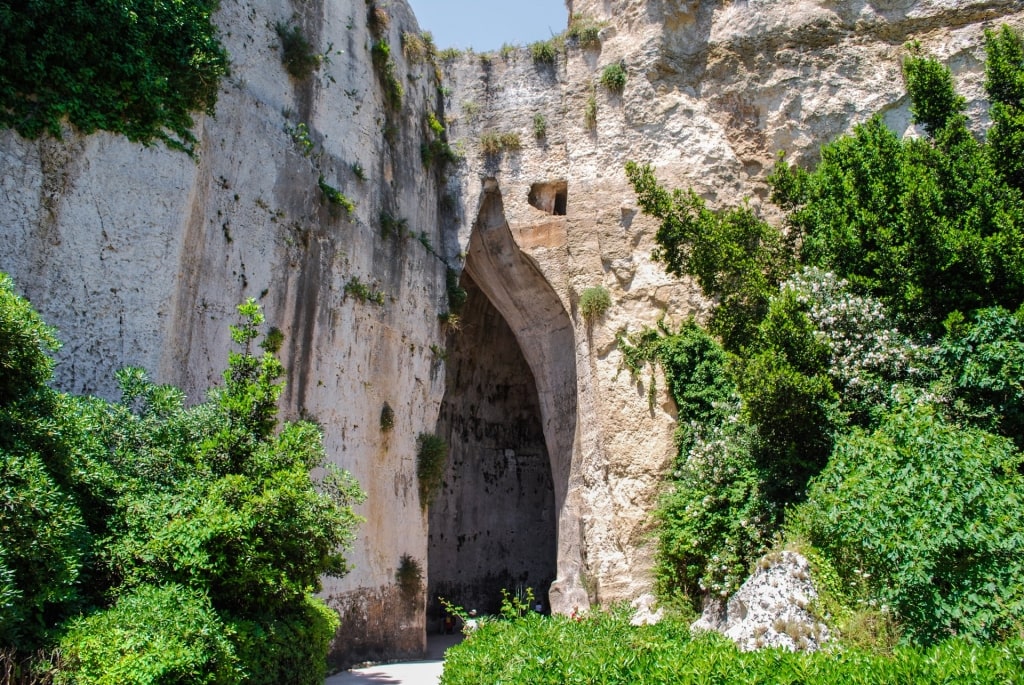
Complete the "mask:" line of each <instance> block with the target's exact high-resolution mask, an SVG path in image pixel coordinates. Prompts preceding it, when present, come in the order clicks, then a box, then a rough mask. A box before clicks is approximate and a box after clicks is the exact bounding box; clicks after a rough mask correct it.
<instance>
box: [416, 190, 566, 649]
mask: <svg viewBox="0 0 1024 685" xmlns="http://www.w3.org/2000/svg"><path fill="white" fill-rule="evenodd" d="M462 283H463V287H465V288H466V290H467V292H468V295H469V297H468V298H467V302H466V306H465V307H464V308H463V313H462V330H461V331H460V332H459V333H457V334H456V335H455V336H453V337H452V338H451V340H450V343H449V350H448V362H447V380H446V383H447V387H446V390H445V397H444V400H443V402H442V405H441V411H440V415H439V419H438V428H437V432H438V434H439V435H442V436H443V437H444V438H445V439H446V440H447V441H448V443H449V445H450V446H451V450H450V455H449V464H448V470H447V472H446V475H445V486H444V488H443V491H442V492H441V494H440V495H439V496H438V498H437V500H436V501H435V502H434V504H433V505H432V506H431V510H430V514H429V539H428V565H427V567H428V579H427V583H428V597H429V601H428V617H427V622H428V630H433V629H436V628H437V627H438V626H439V625H440V619H441V608H440V605H439V603H438V600H437V597H438V595H441V596H443V597H445V598H446V599H449V600H451V601H453V602H455V603H456V604H461V605H463V606H465V608H467V609H469V608H470V607H471V606H472V607H474V608H477V609H479V610H481V611H495V610H496V609H497V606H498V603H499V601H500V590H501V589H502V588H507V589H514V588H515V587H517V586H526V585H528V586H531V587H533V589H534V591H535V594H536V596H537V600H539V601H540V602H541V603H542V604H543V605H544V607H545V609H549V608H550V609H552V610H554V611H566V610H567V608H566V606H565V605H566V604H567V602H569V601H571V600H570V599H568V598H567V597H566V596H565V595H566V592H565V590H564V589H562V588H563V586H568V587H574V586H575V585H577V583H578V577H577V576H578V569H579V566H580V552H579V547H580V535H579V531H578V525H579V524H578V520H579V517H578V515H577V514H576V511H575V510H576V507H575V506H574V505H573V504H572V501H571V497H570V492H569V477H570V472H571V465H572V455H573V450H574V448H575V442H576V392H577V390H576V355H575V336H574V332H573V325H572V321H571V320H570V318H569V314H568V313H567V312H566V310H565V307H564V306H563V304H562V301H561V300H560V299H559V297H558V295H557V294H556V293H555V291H554V290H553V289H552V287H551V285H550V284H549V283H548V281H547V280H546V279H545V277H544V276H543V274H542V273H541V272H540V270H539V269H538V268H537V266H536V265H535V264H534V262H533V261H532V260H531V259H530V258H529V257H528V256H526V255H525V254H523V253H522V251H521V250H520V249H519V247H518V245H516V243H515V241H514V239H513V238H512V234H511V231H510V230H509V227H508V223H507V220H506V218H505V212H504V205H503V203H502V197H501V193H500V191H499V190H498V188H497V184H496V183H494V182H493V181H490V182H488V183H486V184H485V187H484V194H483V197H482V201H481V205H480V212H479V215H478V218H477V221H476V224H475V225H474V228H473V232H472V234H471V236H470V241H469V249H468V255H467V259H466V268H465V271H464V273H463V277H462ZM566 579H568V580H566ZM549 589H550V592H549ZM570 594H571V592H570ZM585 597H586V596H585V594H584V595H583V600H584V602H585ZM575 599H576V601H577V603H579V598H575ZM568 609H571V606H569V607H568Z"/></svg>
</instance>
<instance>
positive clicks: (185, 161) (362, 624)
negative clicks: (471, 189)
mask: <svg viewBox="0 0 1024 685" xmlns="http://www.w3.org/2000/svg"><path fill="white" fill-rule="evenodd" d="M387 11H388V13H389V17H390V23H389V25H388V27H387V28H386V29H385V32H384V33H385V35H386V37H387V38H388V39H389V41H390V43H391V44H392V45H393V46H394V49H393V51H392V57H393V59H394V60H395V61H396V72H397V74H398V76H399V78H400V79H401V83H402V85H403V86H404V91H405V94H404V97H403V102H402V105H401V108H400V109H396V108H389V107H388V106H387V105H386V104H385V100H384V97H383V90H382V83H381V79H380V78H379V77H378V75H377V72H376V70H375V68H374V65H373V61H372V58H371V53H370V47H371V43H372V41H373V40H374V36H373V35H372V34H371V31H370V29H369V28H368V20H367V13H368V5H367V4H366V3H365V2H364V1H363V0H337V1H333V0H332V1H331V2H323V1H321V0H308V1H303V2H300V1H298V0H295V1H293V2H289V1H287V0H222V3H221V9H220V11H219V12H218V14H217V15H216V17H215V20H216V23H217V24H218V26H219V27H220V28H221V32H222V35H223V39H224V42H225V44H226V47H227V49H228V51H229V53H230V56H231V76H230V78H228V79H227V80H225V82H224V83H223V88H222V92H221V93H220V97H219V102H218V105H217V110H216V117H201V118H200V119H199V120H198V122H197V135H198V137H199V139H200V140H201V147H200V156H199V158H198V160H192V159H190V158H189V157H187V156H186V155H184V154H182V153H179V152H174V151H169V150H166V149H164V148H162V147H159V146H154V147H149V148H145V147H142V146H141V145H138V144H133V143H130V142H128V141H127V140H125V139H123V138H120V137H116V136H111V135H108V134H103V133H99V134H96V135H92V136H88V137H81V136H78V135H76V134H75V133H74V132H71V131H68V132H67V134H66V135H65V138H64V140H63V141H54V140H48V139H41V140H39V141H36V142H30V141H26V140H23V139H20V138H19V137H17V136H16V135H15V134H14V133H13V132H10V131H6V132H2V133H0V170H2V173H0V195H2V198H3V199H2V200H0V269H2V270H4V271H8V272H10V273H11V275H12V276H13V277H14V279H15V281H16V283H17V284H18V286H19V287H20V288H21V290H22V292H23V293H24V294H25V295H27V296H28V298H29V299H30V300H31V301H32V302H33V303H34V304H35V306H36V307H37V308H38V309H39V310H40V312H41V313H42V315H43V316H44V318H45V319H46V320H47V321H48V322H50V323H52V324H54V325H55V326H57V327H58V328H59V329H60V332H61V338H62V339H63V340H64V341H65V343H66V344H65V347H64V349H63V350H62V351H61V352H60V354H59V356H58V360H59V362H58V366H57V374H56V383H57V385H58V386H60V387H61V388H62V389H66V390H69V391H73V392H79V393H95V394H98V395H101V396H105V397H114V396H116V390H115V385H114V381H113V372H114V370H116V369H117V368H120V367H121V366H124V365H127V364H133V365H138V366H142V367H145V368H147V369H149V370H150V371H151V372H152V375H153V377H154V378H155V379H156V380H158V381H161V382H170V383H175V384H178V385H180V386H182V387H183V388H184V389H185V391H186V392H187V393H188V394H189V395H190V396H191V397H193V398H195V399H199V398H200V397H201V394H202V393H203V392H204V390H205V388H207V387H209V386H211V385H216V384H218V383H220V382H221V377H220V372H221V370H222V369H224V368H225V366H226V364H227V352H228V350H229V349H230V340H229V337H228V325H229V324H231V323H233V322H235V320H236V317H235V306H236V305H237V304H238V303H240V302H242V301H244V300H245V299H246V298H248V297H253V298H256V300H257V301H258V302H259V303H260V304H261V305H262V306H263V308H264V311H265V313H266V317H267V322H268V325H272V326H277V327H279V328H280V329H281V330H282V331H283V332H284V334H285V344H284V347H283V349H282V358H283V361H284V363H285V365H286V367H287V372H288V381H287V387H286V390H285V394H284V397H283V400H282V414H283V416H284V417H287V418H296V417H299V416H309V417H313V418H315V419H317V420H318V421H319V422H320V423H321V424H322V425H323V427H324V432H325V442H326V448H327V452H328V454H329V458H330V459H331V461H333V462H336V463H338V464H340V465H341V466H343V467H345V468H347V469H349V470H350V471H352V473H353V474H354V475H355V476H356V478H357V479H358V480H359V482H360V483H361V484H362V486H363V488H364V489H365V490H366V492H367V494H368V499H367V502H366V504H365V505H364V506H363V507H361V508H360V513H361V514H362V515H363V516H364V517H365V518H366V522H365V523H364V524H363V525H362V528H361V530H360V534H359V541H358V543H357V545H356V547H355V549H353V550H352V552H351V554H350V558H351V561H352V564H353V566H354V570H353V571H352V573H351V574H349V575H348V576H347V577H345V578H342V579H332V578H327V579H325V581H324V595H325V597H326V598H327V599H328V601H329V602H330V603H331V604H332V605H333V606H335V607H337V608H338V609H339V610H340V611H341V612H342V615H343V619H344V625H343V626H342V629H341V631H340V633H339V636H340V639H339V640H338V641H337V649H336V652H335V655H334V657H335V659H336V660H337V661H338V662H351V661H353V660H362V659H366V658H379V657H381V656H398V655H402V654H405V655H416V654H420V653H422V651H423V649H424V646H425V643H424V616H423V614H424V611H423V606H424V596H423V595H422V593H421V594H420V595H419V596H417V597H416V598H414V600H413V601H412V602H410V601H409V600H408V599H407V598H404V597H402V596H401V593H400V592H398V591H397V589H396V587H395V572H396V570H397V567H398V565H399V561H400V558H401V556H402V555H403V554H408V555H410V556H411V557H412V558H413V559H415V560H417V561H418V562H419V563H420V564H421V565H422V566H423V567H425V566H426V533H427V521H426V516H425V514H424V512H423V511H422V509H421V507H420V503H419V499H418V494H417V487H416V469H415V439H416V435H417V434H418V433H420V432H430V431H432V430H433V429H434V426H435V422H436V418H437V411H438V407H439V405H440V401H441V398H442V395H443V391H444V373H443V364H442V363H441V361H440V360H439V359H438V358H437V355H436V353H435V352H434V351H432V350H431V347H432V346H434V347H435V349H439V348H440V347H443V345H444V339H443V337H442V336H441V333H440V328H439V324H438V318H437V315H438V313H439V312H440V311H443V310H444V309H445V308H446V306H447V305H446V302H445V298H446V295H445V264H444V263H443V260H444V259H445V257H446V256H447V255H444V254H443V253H442V252H441V246H442V245H444V244H445V240H444V238H443V236H442V233H441V231H442V229H441V222H440V220H439V210H438V207H439V201H438V198H439V193H440V192H441V188H440V184H439V180H438V176H437V175H436V174H435V173H433V172H432V171H431V170H429V169H426V168H425V167H424V164H423V162H422V160H421V157H420V143H421V141H422V140H423V127H424V126H425V117H426V112H427V111H428V110H430V111H433V110H434V109H435V107H436V105H437V102H436V98H437V84H436V82H435V77H434V71H433V68H432V67H430V66H429V65H426V64H411V63H408V62H406V60H405V58H404V57H403V55H402V50H401V47H400V46H401V38H400V36H401V34H402V32H403V31H411V32H417V31H418V30H419V29H418V26H417V24H416V20H415V18H414V17H413V15H412V13H411V11H410V9H409V8H408V6H407V5H406V4H405V3H404V2H393V3H389V4H388V7H387ZM278 22H281V23H284V24H288V25H294V26H299V27H301V29H302V31H303V33H304V34H305V36H306V37H307V38H308V39H309V41H310V42H311V43H312V45H313V46H314V47H315V48H316V50H317V51H324V52H326V53H327V57H328V61H327V62H326V63H325V64H324V65H323V66H322V67H321V68H320V69H319V70H318V71H317V72H316V73H315V74H314V75H312V76H310V77H309V78H306V79H295V78H293V77H290V76H289V75H288V74H287V72H286V71H285V69H284V67H283V66H282V64H281V55H280V52H279V50H280V48H279V43H280V41H279V39H278V36H277V34H276V32H275V28H274V26H275V24H276V23H278ZM328 46H332V47H331V48H330V50H328ZM300 125H304V126H305V129H306V131H305V132H304V131H303V129H302V128H301V127H300ZM307 141H308V143H307ZM321 176H322V177H323V179H324V183H326V184H328V185H330V186H332V187H334V188H336V189H338V190H339V191H340V192H342V193H344V194H345V195H346V196H347V197H349V198H350V199H351V200H352V201H353V202H354V203H355V210H354V211H353V212H352V213H351V214H349V213H348V212H346V211H345V210H344V209H343V208H341V207H340V206H338V205H333V204H331V203H330V202H328V201H327V200H326V198H325V196H324V193H323V192H322V191H321V189H320V186H319V184H318V181H319V180H320V178H321ZM382 213H386V214H388V215H390V216H392V217H393V218H394V219H395V220H396V221H397V220H400V221H404V226H405V232H406V233H407V234H408V235H406V237H404V238H399V237H396V236H395V235H393V234H392V235H390V236H385V235H384V234H383V232H382V230H381V215H382ZM417 238H421V239H417ZM353 279H358V282H359V283H361V284H363V285H365V286H366V287H367V288H369V290H370V291H371V294H373V293H381V297H382V304H376V303H374V302H373V301H370V300H366V301H361V300H360V299H359V298H358V297H356V296H355V295H354V292H346V285H348V284H350V283H354V282H355V281H354V280H353ZM349 290H350V291H352V290H353V289H352V288H350V289H349ZM385 402H386V403H388V404H389V405H390V406H391V407H392V408H393V409H394V413H395V425H394V427H393V429H392V430H391V431H390V432H388V433H387V434H384V433H383V432H382V430H381V427H380V414H381V409H382V407H383V405H384V403H385Z"/></svg>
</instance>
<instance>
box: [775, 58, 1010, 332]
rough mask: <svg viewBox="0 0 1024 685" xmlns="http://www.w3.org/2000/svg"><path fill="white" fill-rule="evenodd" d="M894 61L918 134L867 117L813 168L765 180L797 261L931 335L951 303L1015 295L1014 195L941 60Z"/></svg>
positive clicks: (966, 304)
mask: <svg viewBox="0 0 1024 685" xmlns="http://www.w3.org/2000/svg"><path fill="white" fill-rule="evenodd" d="M904 68H905V72H906V74H907V82H908V87H909V88H910V94H911V96H912V98H913V102H914V112H915V117H916V118H917V119H918V120H919V121H920V122H921V123H923V124H924V125H925V128H926V130H928V131H929V133H930V137H929V138H927V139H920V140H914V139H907V140H901V139H899V138H898V137H897V136H896V134H894V133H893V132H891V131H889V130H888V129H886V128H885V126H884V125H883V123H882V121H881V119H880V118H878V117H876V118H873V119H871V120H870V121H868V122H867V123H865V124H861V125H859V126H857V127H855V129H854V132H853V134H852V135H850V136H844V137H842V138H840V139H838V140H836V141H835V142H833V143H831V144H829V145H826V146H825V147H824V148H822V153H821V163H820V164H819V165H818V167H817V168H816V169H815V170H814V171H813V172H812V173H809V174H802V173H787V172H783V171H781V170H780V169H779V168H778V167H777V169H776V173H775V174H774V175H773V180H774V181H776V182H781V183H782V185H783V187H778V188H777V195H778V196H779V197H781V198H784V199H785V200H786V201H787V205H784V206H795V207H796V209H795V210H794V211H793V212H792V213H791V214H790V222H791V224H792V225H793V227H794V229H795V230H797V231H799V232H801V233H802V234H803V245H802V253H803V254H802V257H803V259H804V261H805V262H807V263H809V264H812V265H816V266H821V267H823V268H825V269H828V270H830V271H833V272H835V273H836V274H837V275H838V276H839V277H841V278H844V279H846V280H848V281H849V282H850V283H851V285H852V286H853V288H854V289H856V290H859V291H861V292H867V293H870V294H872V295H873V296H875V297H877V298H879V299H880V300H881V301H882V302H883V303H884V304H885V305H886V306H887V307H888V308H890V309H891V310H892V311H893V312H894V313H895V314H896V315H897V319H898V322H900V323H901V324H903V325H905V326H906V327H907V328H909V329H915V330H917V331H919V332H921V333H930V334H932V335H939V334H940V333H941V323H942V321H944V320H945V318H946V317H947V316H948V315H949V314H950V313H951V312H953V311H958V310H959V311H969V310H972V309H975V308H979V307H986V306H992V305H1001V306H1005V307H1016V306H1017V305H1018V304H1019V303H1020V301H1021V300H1022V299H1024V247H1022V245H1024V202H1022V200H1021V194H1020V190H1019V188H1015V187H1013V186H1012V185H1011V184H1008V183H1007V181H1006V179H1005V177H1004V175H1003V174H1002V173H1001V171H1000V169H999V167H998V165H997V164H994V163H993V160H995V159H997V157H998V155H996V154H995V153H996V150H995V148H994V147H993V146H992V145H982V144H979V143H978V142H977V141H975V139H974V138H973V137H972V136H971V134H970V132H969V131H968V130H967V127H966V119H965V118H964V117H963V115H962V114H960V110H961V109H962V107H963V102H962V99H961V98H959V96H956V95H955V94H954V93H953V92H952V82H951V79H950V77H949V72H948V70H947V69H946V68H945V67H942V66H941V65H939V64H938V63H936V62H935V61H934V60H930V59H926V58H923V57H917V56H913V57H911V58H909V59H908V60H907V62H906V63H905V65H904ZM1017 73H1019V74H1024V65H1021V66H1020V68H1019V69H1018V72H1017ZM996 109H997V108H996V107H995V105H993V116H995V112H996Z"/></svg>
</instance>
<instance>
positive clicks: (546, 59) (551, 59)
mask: <svg viewBox="0 0 1024 685" xmlns="http://www.w3.org/2000/svg"><path fill="white" fill-rule="evenodd" d="M563 49H565V38H564V37H562V36H555V37H553V38H549V39H548V40H538V41H537V42H535V43H530V57H532V58H533V62H534V64H541V65H552V64H554V63H555V62H557V61H558V53H560V52H561V51H562V50H563Z"/></svg>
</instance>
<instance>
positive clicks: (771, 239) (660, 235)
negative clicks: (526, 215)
mask: <svg viewBox="0 0 1024 685" xmlns="http://www.w3.org/2000/svg"><path fill="white" fill-rule="evenodd" d="M626 176H627V178H628V179H629V182H630V183H631V184H632V185H633V190H634V191H636V194H637V201H638V202H639V204H640V207H641V209H642V210H643V211H644V213H646V214H649V215H651V216H653V217H655V218H657V219H659V220H660V221H661V226H660V227H659V228H658V232H657V234H656V235H655V240H656V241H657V243H658V247H657V248H656V249H655V252H654V255H653V256H654V258H655V259H656V260H658V261H661V262H664V264H665V270H666V271H668V272H669V273H670V274H673V275H675V276H679V277H682V276H693V277H695V278H696V279H697V283H698V284H699V285H700V287H701V290H702V291H703V292H704V294H705V295H706V296H707V297H713V298H717V299H718V301H719V302H718V306H717V307H716V308H715V311H714V313H713V314H712V317H711V321H710V322H709V328H710V329H711V332H712V333H715V334H716V335H718V336H720V337H721V339H722V342H723V344H724V345H725V348H726V349H727V350H730V351H739V350H741V349H743V348H744V347H745V346H747V345H749V344H750V342H751V341H752V339H753V336H754V333H755V329H756V327H757V325H758V323H759V322H760V321H761V319H762V318H764V316H765V315H766V314H767V312H768V300H769V298H770V297H771V295H772V294H773V293H774V292H775V290H776V289H777V287H778V284H779V283H780V282H781V281H782V279H783V278H785V277H786V275H788V273H789V272H790V271H791V269H792V267H793V256H792V251H791V248H790V246H789V245H788V244H787V242H786V241H785V240H784V238H783V236H782V234H781V233H780V232H779V231H778V230H777V229H775V228H773V227H772V226H770V225H768V224H767V223H765V222H764V221H761V220H760V219H758V218H757V217H756V216H755V215H754V213H753V211H751V209H750V208H749V207H747V206H746V205H744V206H742V207H738V208H733V209H729V210H726V211H724V212H712V211H711V210H709V209H708V208H707V206H706V205H705V203H704V200H703V199H702V198H701V197H700V196H698V195H697V194H696V193H695V192H693V190H687V191H682V190H678V189H676V190H673V191H672V192H669V191H668V190H666V189H665V188H664V187H662V186H661V185H660V184H659V183H658V181H657V179H655V177H654V170H653V169H652V168H651V166H650V165H638V164H636V163H635V162H628V163H627V164H626Z"/></svg>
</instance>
